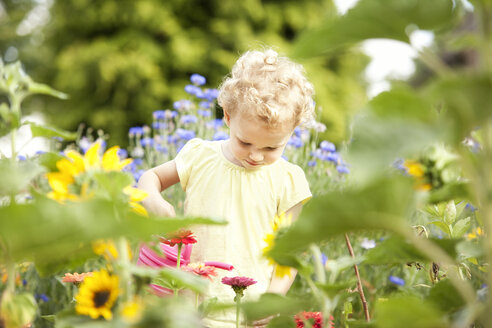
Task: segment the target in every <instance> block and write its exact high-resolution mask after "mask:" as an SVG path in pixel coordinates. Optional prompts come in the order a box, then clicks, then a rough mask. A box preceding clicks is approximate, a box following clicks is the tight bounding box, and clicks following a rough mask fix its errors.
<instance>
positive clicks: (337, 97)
mask: <svg viewBox="0 0 492 328" xmlns="http://www.w3.org/2000/svg"><path fill="white" fill-rule="evenodd" d="M355 3H356V0H350V1H349V0H337V1H332V0H304V1H279V0H276V1H275V0H263V1H260V0H244V1H235V0H207V1H205V0H168V1H160V0H137V1H130V0H128V1H121V0H104V1H96V0H73V1H60V0H58V1H57V0H0V55H1V56H2V59H3V61H4V62H5V63H9V62H14V61H18V60H20V61H21V62H22V64H23V66H24V68H25V70H26V71H27V73H28V74H29V75H30V76H31V77H32V78H33V79H34V80H35V81H39V82H42V83H46V84H48V85H51V86H53V87H54V88H56V89H58V90H60V91H62V92H65V93H67V94H68V95H69V97H70V98H69V99H68V100H65V101H61V100H58V99H54V98H53V99H51V98H49V97H35V98H33V99H28V100H26V102H25V103H24V108H23V112H24V113H27V114H29V113H30V114H31V115H34V116H31V117H33V118H34V119H38V120H44V121H46V122H47V123H48V124H52V125H56V126H57V127H60V128H64V129H67V130H71V131H75V130H77V129H79V130H80V129H81V127H85V129H86V128H87V127H91V128H93V129H102V130H103V131H104V132H105V133H106V134H108V135H109V139H108V144H110V145H113V144H119V145H121V146H123V147H125V146H126V145H127V144H128V136H127V134H128V129H129V128H130V127H131V126H136V125H143V124H150V123H151V114H152V112H153V111H155V110H158V109H166V108H172V106H173V101H176V100H179V99H182V98H186V97H188V95H187V94H186V93H185V92H184V89H183V88H184V86H185V85H186V84H189V77H190V75H191V74H192V73H199V74H201V75H203V76H205V77H207V79H208V81H207V85H206V86H207V87H210V88H217V87H218V86H219V85H220V83H221V81H222V79H223V77H224V76H225V75H226V74H228V72H229V71H230V69H231V66H232V65H233V64H234V62H235V60H236V59H237V58H238V56H239V55H240V54H241V53H243V52H244V51H246V50H249V49H252V48H263V47H268V46H272V47H273V48H274V49H276V50H277V51H279V52H280V53H281V54H286V55H289V52H290V50H291V49H292V47H293V43H294V42H295V40H296V38H297V37H298V36H299V35H301V34H302V33H303V32H304V31H306V30H308V29H310V28H315V27H317V26H319V25H320V24H321V23H322V22H326V21H327V20H330V19H334V18H336V17H337V16H338V15H343V14H344V13H345V12H346V11H347V10H348V9H349V8H350V7H351V6H353V5H354V4H355ZM414 39H415V40H416V41H415V42H416V44H417V47H418V46H419V45H421V44H424V45H425V44H429V43H431V42H432V35H431V34H429V33H427V34H426V33H425V32H422V33H421V34H420V37H416V38H414ZM415 53H416V51H415V49H412V48H411V47H409V46H408V45H406V44H403V43H400V42H397V41H382V40H380V41H378V40H374V41H370V42H366V43H364V44H363V45H362V46H361V47H359V48H351V49H350V50H347V49H344V50H340V51H335V52H332V53H330V55H329V56H322V57H319V58H314V59H310V60H309V61H302V60H297V59H295V60H297V61H299V62H300V63H302V64H303V65H304V66H305V68H306V71H307V75H308V77H309V79H310V80H311V81H312V82H313V84H314V85H315V90H316V97H315V100H316V104H317V108H318V110H319V116H318V119H319V120H320V121H322V122H323V123H324V124H325V125H326V126H327V129H326V131H325V132H324V134H323V135H322V138H324V139H328V140H331V141H333V142H334V143H340V142H341V141H343V140H347V139H348V134H349V122H350V119H351V117H352V116H353V115H354V113H355V111H356V110H357V109H358V108H360V107H361V106H362V105H363V104H364V103H365V102H366V100H367V98H368V97H372V96H374V95H375V94H377V93H379V92H381V91H382V90H385V89H388V88H389V82H388V78H392V79H395V78H396V79H398V78H406V77H408V76H409V75H410V74H411V73H412V72H413V71H414V69H415V67H414V65H413V62H412V58H413V57H415ZM371 58H372V60H371ZM216 110H217V112H218V113H219V116H220V109H218V108H217V109H216ZM80 124H83V125H82V126H81V125H80ZM82 133H85V131H84V130H82Z"/></svg>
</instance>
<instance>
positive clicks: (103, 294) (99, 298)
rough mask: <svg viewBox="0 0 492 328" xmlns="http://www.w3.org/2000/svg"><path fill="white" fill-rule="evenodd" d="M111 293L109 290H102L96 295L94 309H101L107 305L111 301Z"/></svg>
mask: <svg viewBox="0 0 492 328" xmlns="http://www.w3.org/2000/svg"><path fill="white" fill-rule="evenodd" d="M109 295H110V292H109V291H108V290H101V291H99V292H96V293H94V299H93V301H94V307H97V308H98V307H101V306H104V304H106V302H107V301H108V299H109Z"/></svg>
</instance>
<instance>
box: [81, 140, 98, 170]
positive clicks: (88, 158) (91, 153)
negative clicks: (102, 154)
mask: <svg viewBox="0 0 492 328" xmlns="http://www.w3.org/2000/svg"><path fill="white" fill-rule="evenodd" d="M99 149H101V143H99V142H95V143H94V144H92V146H91V147H90V148H89V149H88V150H87V152H86V153H85V155H84V164H85V168H86V169H88V168H98V167H99V166H100V163H99Z"/></svg>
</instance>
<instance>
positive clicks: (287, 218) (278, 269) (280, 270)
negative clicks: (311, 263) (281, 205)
mask: <svg viewBox="0 0 492 328" xmlns="http://www.w3.org/2000/svg"><path fill="white" fill-rule="evenodd" d="M291 222H292V216H291V215H285V213H282V214H281V215H280V216H277V215H275V217H274V218H273V221H272V222H271V226H272V230H273V231H272V233H268V234H267V235H266V236H265V238H264V239H263V240H264V241H265V243H266V246H265V247H264V248H263V256H265V257H266V258H267V259H268V262H269V263H270V264H272V265H275V270H274V275H275V276H277V277H284V276H289V277H290V276H292V269H291V268H290V267H288V266H284V265H280V264H278V263H276V262H275V260H274V259H273V258H271V257H270V256H268V253H269V252H270V250H272V248H273V246H274V244H275V236H276V234H277V231H278V230H279V229H280V227H284V226H288V225H290V223H291Z"/></svg>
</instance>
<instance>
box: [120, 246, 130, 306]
mask: <svg viewBox="0 0 492 328" xmlns="http://www.w3.org/2000/svg"><path fill="white" fill-rule="evenodd" d="M117 247H118V253H119V256H118V259H119V260H118V262H119V263H118V264H119V265H118V271H119V272H118V273H119V277H120V279H121V280H120V285H121V286H122V289H123V294H122V298H123V301H127V300H128V298H129V295H130V291H129V289H130V282H131V277H130V272H129V271H128V267H129V263H130V259H129V258H128V246H127V241H126V238H125V237H119V239H118V243H117Z"/></svg>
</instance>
